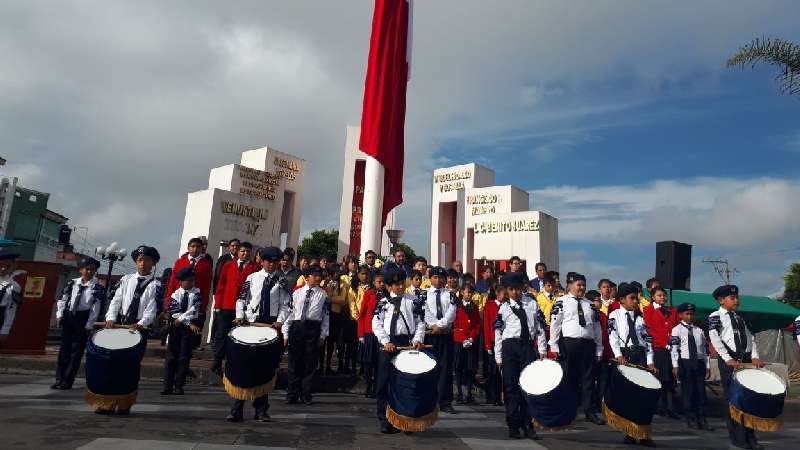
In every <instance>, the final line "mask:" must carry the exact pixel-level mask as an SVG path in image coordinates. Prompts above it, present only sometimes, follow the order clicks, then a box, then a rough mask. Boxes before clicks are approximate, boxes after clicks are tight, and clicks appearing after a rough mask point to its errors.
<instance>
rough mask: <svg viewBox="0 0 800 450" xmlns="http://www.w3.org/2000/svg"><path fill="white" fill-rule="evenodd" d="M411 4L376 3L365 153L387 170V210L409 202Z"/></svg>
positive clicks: (363, 136) (404, 0)
mask: <svg viewBox="0 0 800 450" xmlns="http://www.w3.org/2000/svg"><path fill="white" fill-rule="evenodd" d="M410 57H411V1H410V0H375V13H374V15H373V17H372V37H371V38H370V43H369V62H368V64H367V79H366V83H365V86H364V107H363V110H362V113H361V138H360V140H359V145H358V147H359V149H361V151H362V152H364V153H366V154H367V155H370V156H372V157H373V158H375V159H376V160H377V161H378V162H379V163H381V165H382V166H383V168H384V173H385V175H384V181H383V211H382V216H381V226H383V225H386V215H387V214H388V213H389V211H391V210H392V209H393V208H394V207H396V206H398V205H400V204H401V203H403V145H404V129H405V120H406V86H407V84H408V79H409V74H410V64H409V61H410Z"/></svg>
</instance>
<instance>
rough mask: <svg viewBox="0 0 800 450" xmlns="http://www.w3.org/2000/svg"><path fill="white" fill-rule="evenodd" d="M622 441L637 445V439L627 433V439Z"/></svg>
mask: <svg viewBox="0 0 800 450" xmlns="http://www.w3.org/2000/svg"><path fill="white" fill-rule="evenodd" d="M622 443H623V444H626V445H636V439H635V438H633V437H631V436H628V435H626V436H625V439H623V440H622Z"/></svg>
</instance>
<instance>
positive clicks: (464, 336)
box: [453, 283, 481, 403]
mask: <svg viewBox="0 0 800 450" xmlns="http://www.w3.org/2000/svg"><path fill="white" fill-rule="evenodd" d="M474 293H475V288H474V287H473V286H472V285H471V284H469V283H465V284H464V287H462V288H461V301H459V304H458V306H457V309H456V320H455V322H453V345H454V347H453V353H454V354H455V364H454V367H455V373H456V386H457V387H458V395H457V396H456V403H465V402H466V403H475V397H474V396H473V395H472V389H473V387H474V383H475V373H476V372H477V371H478V336H479V335H480V332H481V318H480V316H479V315H478V306H477V305H476V304H475V303H474V302H473V301H472V296H473V294H474ZM464 387H466V390H467V397H466V399H465V398H464V393H463V391H462V389H463V388H464Z"/></svg>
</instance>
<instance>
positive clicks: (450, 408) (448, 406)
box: [439, 405, 456, 414]
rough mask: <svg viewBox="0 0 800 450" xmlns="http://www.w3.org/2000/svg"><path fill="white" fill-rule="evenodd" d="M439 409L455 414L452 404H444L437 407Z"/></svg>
mask: <svg viewBox="0 0 800 450" xmlns="http://www.w3.org/2000/svg"><path fill="white" fill-rule="evenodd" d="M439 411H441V412H443V413H447V414H456V410H455V409H454V408H453V405H444V406H442V407H441V408H439Z"/></svg>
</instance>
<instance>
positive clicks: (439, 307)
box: [436, 289, 444, 320]
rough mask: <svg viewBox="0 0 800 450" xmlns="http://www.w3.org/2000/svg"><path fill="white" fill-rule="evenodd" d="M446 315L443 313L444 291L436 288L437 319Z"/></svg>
mask: <svg viewBox="0 0 800 450" xmlns="http://www.w3.org/2000/svg"><path fill="white" fill-rule="evenodd" d="M442 317H444V314H443V313H442V291H440V290H439V289H437V290H436V319H437V320H440V319H441V318H442Z"/></svg>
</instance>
